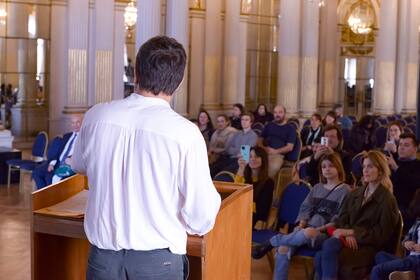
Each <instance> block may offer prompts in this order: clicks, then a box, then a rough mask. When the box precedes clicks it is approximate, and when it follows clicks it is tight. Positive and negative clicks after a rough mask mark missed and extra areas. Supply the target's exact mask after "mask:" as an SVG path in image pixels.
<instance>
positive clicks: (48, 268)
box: [31, 175, 252, 280]
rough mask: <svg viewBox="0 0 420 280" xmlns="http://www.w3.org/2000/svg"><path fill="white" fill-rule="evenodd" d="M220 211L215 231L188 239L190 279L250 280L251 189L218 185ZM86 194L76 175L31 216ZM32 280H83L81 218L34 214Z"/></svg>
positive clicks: (39, 200)
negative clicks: (82, 193) (220, 202)
mask: <svg viewBox="0 0 420 280" xmlns="http://www.w3.org/2000/svg"><path fill="white" fill-rule="evenodd" d="M214 184H215V186H216V188H217V191H218V192H219V193H220V195H221V197H222V205H221V207H220V210H219V213H218V215H217V219H216V224H215V226H214V228H213V230H212V231H210V232H209V233H207V234H206V235H204V236H188V244H187V255H188V259H189V261H190V277H189V278H188V279H206V280H207V279H217V280H220V279H229V280H230V279H235V280H236V279H250V278H251V234H252V231H251V227H252V225H251V220H252V186H250V185H242V184H233V183H225V182H214ZM85 189H87V178H86V177H84V176H81V175H75V176H73V177H70V178H68V179H65V180H63V181H61V182H59V183H57V184H54V185H51V186H49V187H47V188H45V189H42V190H39V191H36V192H34V193H33V194H32V211H40V209H44V208H48V207H51V206H53V205H56V204H57V203H60V202H62V201H65V200H67V199H69V198H70V197H72V196H74V195H76V194H78V193H80V192H82V191H83V190H85ZM32 213H33V214H32V226H31V235H32V236H31V239H32V243H31V249H32V259H31V261H32V279H34V280H48V279H53V280H56V279H60V280H80V279H85V275H86V267H87V259H88V254H89V246H90V244H89V242H88V241H87V239H86V235H85V232H84V229H83V218H74V217H63V216H56V215H53V214H50V215H46V214H40V213H35V212H32Z"/></svg>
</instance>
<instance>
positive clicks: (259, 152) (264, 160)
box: [244, 146, 269, 196]
mask: <svg viewBox="0 0 420 280" xmlns="http://www.w3.org/2000/svg"><path fill="white" fill-rule="evenodd" d="M251 151H254V152H255V155H256V156H257V157H260V158H261V167H260V170H259V172H258V179H257V184H256V185H254V195H255V196H258V193H259V192H260V191H261V188H262V187H263V185H264V183H265V182H266V181H267V180H268V179H269V177H268V155H267V152H266V151H265V150H264V149H263V148H261V147H258V146H255V147H252V148H251ZM251 151H250V153H251ZM244 177H245V182H246V183H248V184H253V182H252V171H251V167H249V164H247V165H246V167H245V170H244Z"/></svg>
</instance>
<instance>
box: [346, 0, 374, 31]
mask: <svg viewBox="0 0 420 280" xmlns="http://www.w3.org/2000/svg"><path fill="white" fill-rule="evenodd" d="M347 23H348V25H349V27H350V29H351V31H353V32H354V33H356V34H362V35H366V34H369V33H370V32H372V29H373V25H374V23H375V13H374V11H373V8H372V6H371V5H370V4H369V3H368V2H366V1H365V0H359V1H358V2H357V3H356V4H354V5H353V7H352V11H351V13H350V16H349V18H348V19H347Z"/></svg>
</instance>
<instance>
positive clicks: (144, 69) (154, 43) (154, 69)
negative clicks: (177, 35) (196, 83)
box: [136, 36, 187, 95]
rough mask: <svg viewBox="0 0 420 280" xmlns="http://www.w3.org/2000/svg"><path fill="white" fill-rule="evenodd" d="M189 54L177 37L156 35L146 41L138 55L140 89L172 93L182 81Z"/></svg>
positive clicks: (137, 74) (157, 92) (155, 92)
mask: <svg viewBox="0 0 420 280" xmlns="http://www.w3.org/2000/svg"><path fill="white" fill-rule="evenodd" d="M186 60H187V55H186V53H185V50H184V47H183V46H182V45H181V44H180V43H178V42H177V41H176V40H175V39H173V38H169V37H166V36H156V37H153V38H151V39H149V40H148V41H147V42H145V43H144V44H143V45H142V46H141V47H140V49H139V51H138V53H137V56H136V84H137V86H138V89H139V90H145V91H148V92H151V93H153V94H154V95H158V94H159V93H161V92H162V93H163V94H166V95H172V94H173V93H174V92H175V90H176V89H177V88H178V86H179V84H180V83H181V82H182V79H183V77H184V70H185V65H186Z"/></svg>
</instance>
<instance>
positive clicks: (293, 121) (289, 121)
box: [287, 118, 300, 131]
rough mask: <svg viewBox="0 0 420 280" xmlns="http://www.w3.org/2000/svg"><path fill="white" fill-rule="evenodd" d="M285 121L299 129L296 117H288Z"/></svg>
mask: <svg viewBox="0 0 420 280" xmlns="http://www.w3.org/2000/svg"><path fill="white" fill-rule="evenodd" d="M287 123H288V124H290V125H291V126H292V127H293V128H294V129H295V130H296V131H298V130H299V127H300V122H299V120H298V119H296V118H290V119H288V120H287Z"/></svg>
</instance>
